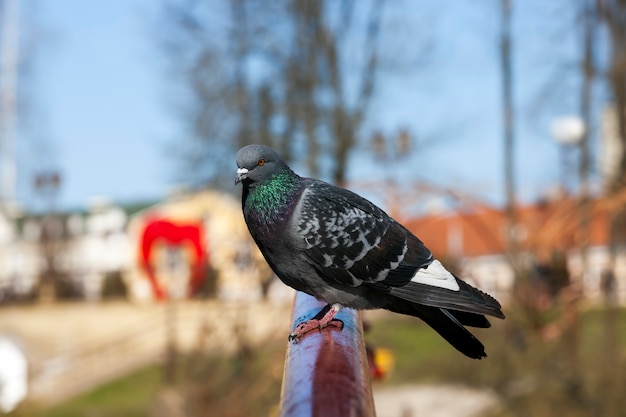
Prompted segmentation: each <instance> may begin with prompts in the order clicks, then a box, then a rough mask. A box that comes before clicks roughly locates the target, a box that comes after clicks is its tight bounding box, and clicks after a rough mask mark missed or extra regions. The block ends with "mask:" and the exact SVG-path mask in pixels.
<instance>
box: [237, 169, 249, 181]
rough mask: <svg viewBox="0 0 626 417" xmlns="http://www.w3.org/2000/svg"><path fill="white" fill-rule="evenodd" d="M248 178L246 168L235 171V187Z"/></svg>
mask: <svg viewBox="0 0 626 417" xmlns="http://www.w3.org/2000/svg"><path fill="white" fill-rule="evenodd" d="M246 178H248V168H239V169H238V170H237V178H235V185H236V184H239V183H240V182H241V181H243V180H245V179H246Z"/></svg>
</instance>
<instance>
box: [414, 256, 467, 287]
mask: <svg viewBox="0 0 626 417" xmlns="http://www.w3.org/2000/svg"><path fill="white" fill-rule="evenodd" d="M411 281H413V282H417V283H418V284H426V285H432V286H433V287H439V288H447V289H449V290H453V291H459V289H460V288H459V284H458V283H457V282H456V278H454V275H452V274H451V273H450V272H449V271H448V270H447V269H446V268H444V267H443V265H441V262H439V261H438V260H436V259H435V260H434V261H433V262H432V263H431V264H430V265H428V268H420V269H418V270H417V272H416V273H415V275H413V278H411Z"/></svg>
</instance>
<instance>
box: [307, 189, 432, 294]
mask: <svg viewBox="0 0 626 417" xmlns="http://www.w3.org/2000/svg"><path fill="white" fill-rule="evenodd" d="M298 214H299V215H298V219H297V222H296V233H297V235H298V239H300V240H302V241H303V242H304V250H305V253H306V255H307V256H308V257H309V259H310V260H311V263H312V264H313V266H314V267H315V268H316V270H317V272H318V273H319V274H320V275H321V276H323V277H324V278H326V279H328V280H336V281H338V282H341V283H342V284H345V285H350V286H359V285H363V284H372V283H381V284H385V285H389V286H401V285H405V284H406V283H408V282H409V281H410V280H411V278H412V277H413V276H414V275H415V272H416V271H417V270H418V269H419V268H422V267H425V266H427V265H429V264H430V263H431V262H432V261H433V256H432V254H431V252H430V251H429V250H428V248H426V246H424V244H423V243H422V242H421V241H420V240H419V239H417V238H416V237H415V236H413V235H412V234H411V233H410V232H409V231H408V230H406V229H405V228H404V227H403V226H401V225H400V224H398V223H397V222H395V221H394V220H393V219H392V218H391V217H389V216H388V215H387V214H386V213H385V212H384V211H382V210H381V209H380V208H378V207H377V206H376V205H374V204H373V203H371V202H370V201H368V200H366V199H364V198H363V197H360V196H359V195H357V194H354V193H352V192H351V191H348V190H344V189H342V188H338V187H334V186H332V185H329V184H326V183H324V182H321V181H320V182H314V183H313V184H311V185H310V187H309V188H308V189H307V191H306V192H304V193H303V195H302V205H301V209H300V211H299V213H298Z"/></svg>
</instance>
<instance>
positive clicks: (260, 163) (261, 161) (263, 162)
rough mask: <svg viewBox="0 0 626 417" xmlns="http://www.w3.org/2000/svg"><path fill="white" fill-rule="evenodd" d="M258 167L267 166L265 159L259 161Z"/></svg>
mask: <svg viewBox="0 0 626 417" xmlns="http://www.w3.org/2000/svg"><path fill="white" fill-rule="evenodd" d="M257 165H258V166H260V167H262V166H263V165H265V159H263V158H261V159H259V163H258V164H257Z"/></svg>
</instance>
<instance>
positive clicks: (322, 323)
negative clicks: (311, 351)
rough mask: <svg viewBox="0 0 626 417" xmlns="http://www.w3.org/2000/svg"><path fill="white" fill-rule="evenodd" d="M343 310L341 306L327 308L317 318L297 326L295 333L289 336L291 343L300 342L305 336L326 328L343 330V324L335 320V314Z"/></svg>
mask: <svg viewBox="0 0 626 417" xmlns="http://www.w3.org/2000/svg"><path fill="white" fill-rule="evenodd" d="M339 310H341V306H339V305H334V306H330V305H328V306H326V307H324V308H323V309H322V310H321V311H320V312H319V313H318V314H317V315H316V316H315V317H313V318H312V319H310V320H307V321H305V322H302V323H300V324H298V325H297V326H296V328H295V329H294V331H293V332H291V334H290V335H289V341H292V340H298V339H299V338H301V337H302V336H304V335H305V334H307V333H309V332H311V331H313V330H319V331H321V330H322V329H323V328H326V327H334V328H336V329H339V330H341V329H343V322H342V321H341V320H338V319H335V318H334V317H335V314H337V313H338V312H339Z"/></svg>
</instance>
